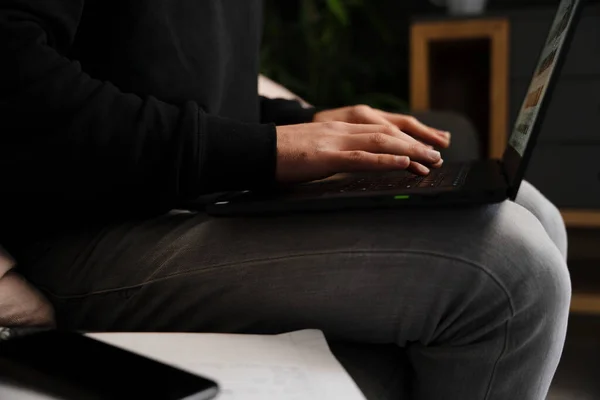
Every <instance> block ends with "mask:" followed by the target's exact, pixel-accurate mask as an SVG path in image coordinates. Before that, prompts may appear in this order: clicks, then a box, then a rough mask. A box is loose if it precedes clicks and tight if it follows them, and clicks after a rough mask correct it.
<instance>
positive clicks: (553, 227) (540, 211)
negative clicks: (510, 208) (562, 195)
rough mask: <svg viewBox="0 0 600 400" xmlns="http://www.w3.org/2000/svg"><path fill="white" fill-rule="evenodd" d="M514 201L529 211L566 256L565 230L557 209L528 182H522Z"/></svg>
mask: <svg viewBox="0 0 600 400" xmlns="http://www.w3.org/2000/svg"><path fill="white" fill-rule="evenodd" d="M516 202H517V203H518V204H520V205H521V206H522V207H524V208H525V209H527V210H528V211H529V212H531V213H532V214H533V215H534V216H535V217H536V218H537V219H538V220H539V221H540V223H541V224H542V226H543V227H544V229H545V230H546V232H547V233H548V235H549V236H550V238H551V239H552V240H553V241H554V243H555V244H556V246H557V247H558V249H559V250H560V251H561V253H562V254H563V257H564V258H566V253H567V231H566V226H565V223H564V220H563V217H562V215H561V213H560V211H559V209H558V208H557V207H556V205H554V203H552V202H551V201H550V200H548V198H546V197H545V196H544V195H543V194H542V193H541V192H540V191H539V190H537V189H536V188H535V187H534V186H533V185H531V184H530V183H529V182H523V183H522V185H521V189H520V190H519V195H518V196H517V199H516Z"/></svg>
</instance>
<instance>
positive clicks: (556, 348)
mask: <svg viewBox="0 0 600 400" xmlns="http://www.w3.org/2000/svg"><path fill="white" fill-rule="evenodd" d="M518 203H520V204H518ZM47 247H48V250H47V251H46V252H45V253H44V254H42V255H41V256H40V257H39V258H38V259H37V261H36V262H35V263H32V264H31V265H25V266H24V268H25V272H26V274H27V275H28V277H29V278H30V279H31V280H32V281H33V282H34V283H36V284H37V285H38V286H39V287H41V288H42V289H44V290H45V291H46V293H48V294H49V297H50V299H51V300H52V301H53V303H54V304H55V306H56V308H57V315H58V318H59V324H61V325H62V326H63V327H68V328H78V329H89V330H128V331H131V330H134V331H135V330H141V331H146V330H152V331H158V330H160V331H211V332H248V333H278V332H283V331H290V330H295V329H305V328H318V329H322V330H324V331H325V332H326V334H327V336H328V338H329V339H330V340H332V341H334V342H336V341H339V342H344V343H351V342H355V343H360V344H369V345H373V346H374V347H375V346H376V345H379V346H385V345H388V346H389V345H393V346H394V347H395V348H401V349H404V350H403V351H404V353H405V354H406V355H407V357H408V360H409V365H410V369H411V372H410V376H411V379H410V385H408V382H405V385H404V386H403V387H404V389H405V390H408V391H409V392H410V393H411V398H414V399H422V400H441V399H452V400H456V399H488V400H492V399H493V400H496V399H498V400H500V399H502V400H504V399H519V400H534V399H535V400H542V399H543V398H544V397H545V395H546V393H547V390H548V387H549V384H550V381H551V379H552V376H553V374H554V372H555V369H556V367H557V363H558V361H559V358H560V354H561V351H562V346H563V341H564V339H565V331H566V327H567V316H568V310H569V303H570V294H571V292H570V280H569V274H568V270H567V266H566V261H565V259H566V257H565V253H566V249H567V243H566V234H565V230H564V224H563V223H562V220H561V219H560V215H559V214H558V211H557V210H556V208H555V207H553V206H552V205H551V204H550V203H549V202H548V201H547V200H546V199H544V198H543V196H541V195H540V194H539V192H537V191H535V189H533V188H532V187H531V186H530V185H528V184H525V185H524V186H523V189H522V190H521V194H520V195H519V199H518V202H517V203H513V202H508V201H507V202H504V203H502V204H497V205H490V206H483V207H475V208H461V209H453V210H414V209H407V210H389V211H373V212H360V213H331V214H321V215H296V216H286V217H280V218H246V219H213V218H210V217H207V216H206V215H204V214H194V213H187V212H179V213H175V212H174V213H170V214H168V215H164V216H161V217H157V218H154V219H151V220H144V221H139V220H138V221H128V222H123V223H120V224H118V225H115V226H109V227H103V228H102V229H89V230H88V231H81V230H79V231H77V232H73V233H72V234H66V235H64V236H62V237H60V238H57V239H53V240H52V241H51V242H49V244H48V246H47ZM391 362H393V360H392V361H391ZM388 371H394V373H396V372H395V371H397V370H396V369H394V368H391V367H390V368H389V369H388ZM378 374H379V373H378ZM377 379H378V378H377V377H374V380H375V381H376V380H377ZM379 379H380V381H381V382H388V383H389V382H392V380H390V377H389V376H385V371H382V372H381V376H380V377H379ZM397 381H399V382H400V376H398V379H397ZM363 386H367V385H366V384H364V382H363ZM384 386H385V385H384ZM391 386H393V385H391V384H390V387H391ZM365 391H366V392H369V391H370V389H368V388H367V389H365ZM374 392H375V391H374V390H372V391H371V392H370V393H374ZM389 396H391V394H390V395H389ZM373 397H375V395H373ZM387 398H392V397H387Z"/></svg>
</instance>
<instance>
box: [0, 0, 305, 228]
mask: <svg viewBox="0 0 600 400" xmlns="http://www.w3.org/2000/svg"><path fill="white" fill-rule="evenodd" d="M261 18H262V2H261V1H260V0H0V55H1V61H0V192H1V193H0V202H1V203H3V205H1V203H0V210H2V211H3V212H4V213H5V214H6V211H8V213H9V214H12V213H13V211H12V210H15V207H16V208H17V209H18V208H19V207H23V208H24V209H27V210H30V211H31V210H41V211H42V212H43V213H53V212H54V210H57V207H58V209H60V212H61V213H63V212H69V210H77V211H76V212H77V213H81V212H86V213H87V214H88V215H93V214H96V212H95V211H94V210H125V211H126V210H128V209H142V208H143V209H148V210H155V211H157V212H158V211H160V210H168V209H172V208H177V207H178V206H179V205H181V204H184V203H186V202H187V201H189V200H191V199H194V198H196V197H197V196H199V195H201V194H205V193H212V192H217V191H226V190H233V189H250V188H256V187H261V186H268V185H271V184H272V183H273V182H274V176H275V163H276V134H275V133H276V132H275V124H277V125H283V124H292V123H301V122H308V121H309V120H311V119H312V117H313V114H314V111H313V110H312V109H309V110H306V109H303V108H302V107H300V105H299V104H298V103H296V102H288V101H277V100H268V99H264V98H260V97H259V95H258V93H257V77H258V73H259V46H260V38H261ZM86 210H87V211H86ZM19 212H21V211H19ZM73 212H75V211H73ZM126 212H127V211H126ZM0 230H2V226H0Z"/></svg>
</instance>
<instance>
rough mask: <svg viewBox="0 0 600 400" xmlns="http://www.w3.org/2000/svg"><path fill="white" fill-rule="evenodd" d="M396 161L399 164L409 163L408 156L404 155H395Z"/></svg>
mask: <svg viewBox="0 0 600 400" xmlns="http://www.w3.org/2000/svg"><path fill="white" fill-rule="evenodd" d="M396 163H397V164H401V165H408V164H410V158H408V157H406V156H396Z"/></svg>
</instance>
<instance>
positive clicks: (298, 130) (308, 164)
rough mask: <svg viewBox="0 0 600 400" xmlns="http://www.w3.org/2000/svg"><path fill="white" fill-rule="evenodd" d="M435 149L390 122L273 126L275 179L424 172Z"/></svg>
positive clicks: (434, 160)
mask: <svg viewBox="0 0 600 400" xmlns="http://www.w3.org/2000/svg"><path fill="white" fill-rule="evenodd" d="M442 162H443V160H442V159H441V155H440V153H439V152H438V151H436V150H434V149H432V148H431V147H429V146H426V145H424V144H423V143H421V142H419V141H418V140H415V139H414V138H413V137H411V136H409V135H407V134H405V133H404V132H402V131H401V130H400V129H398V128H397V127H396V126H392V125H390V124H352V123H347V122H324V123H310V124H301V125H288V126H279V127H277V180H278V181H279V182H280V183H298V182H308V181H313V180H318V179H324V178H327V177H329V176H332V175H335V174H337V173H343V172H366V171H394V170H403V169H409V170H411V171H412V172H414V173H416V174H419V175H427V174H428V173H429V172H430V168H437V167H439V166H441V165H442Z"/></svg>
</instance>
